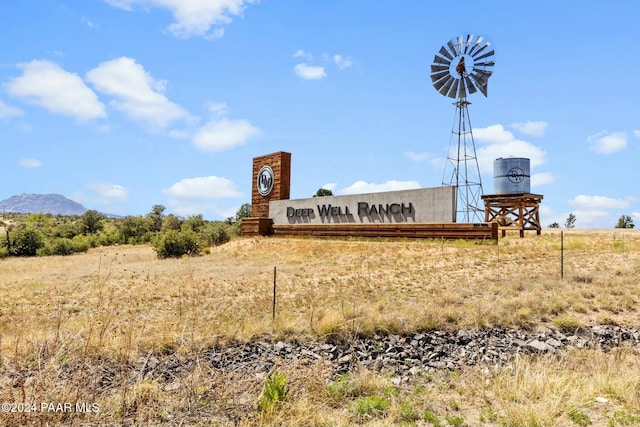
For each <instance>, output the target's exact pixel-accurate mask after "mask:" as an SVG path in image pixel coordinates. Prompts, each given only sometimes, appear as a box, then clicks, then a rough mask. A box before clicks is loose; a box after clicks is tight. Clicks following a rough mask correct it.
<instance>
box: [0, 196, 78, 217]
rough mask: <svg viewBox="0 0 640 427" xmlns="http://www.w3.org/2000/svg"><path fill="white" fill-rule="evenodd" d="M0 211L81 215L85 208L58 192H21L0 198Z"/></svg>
mask: <svg viewBox="0 0 640 427" xmlns="http://www.w3.org/2000/svg"><path fill="white" fill-rule="evenodd" d="M0 211H2V212H6V213H46V214H52V215H82V214H84V213H85V212H86V211H87V208H85V207H84V206H82V205H81V204H80V203H78V202H74V201H73V200H71V199H67V198H66V197H64V196H62V195H60V194H21V195H19V196H13V197H9V198H8V199H5V200H0Z"/></svg>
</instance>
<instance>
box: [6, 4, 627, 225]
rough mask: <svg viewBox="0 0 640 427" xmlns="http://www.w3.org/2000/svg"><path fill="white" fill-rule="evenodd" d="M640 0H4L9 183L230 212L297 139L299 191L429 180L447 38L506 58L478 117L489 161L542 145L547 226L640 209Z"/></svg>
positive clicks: (97, 205)
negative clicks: (255, 167) (437, 71)
mask: <svg viewBox="0 0 640 427" xmlns="http://www.w3.org/2000/svg"><path fill="white" fill-rule="evenodd" d="M638 16H640V3H638V2H634V1H609V2H603V1H583V2H580V5H579V6H576V3H572V2H558V1H536V2H517V1H512V2H506V1H503V2H499V1H484V2H477V1H468V2H467V1H463V2H458V3H455V4H454V3H452V2H429V1H421V0H394V1H387V0H380V1H376V2H372V1H362V0H349V1H346V0H342V1H336V0H323V1H311V0H308V1H303V0H262V1H247V0H46V1H42V0H20V1H11V2H8V1H5V2H2V4H1V5H0V40H1V41H0V43H1V44H2V46H1V48H0V134H1V135H2V136H1V137H0V138H1V139H0V146H1V147H2V154H1V157H0V159H1V165H2V170H3V175H4V177H5V178H4V179H3V184H2V185H1V186H0V199H4V198H8V197H11V196H13V195H17V194H21V193H59V194H63V195H65V196H66V197H69V198H72V199H73V200H76V201H78V202H81V203H82V204H84V205H85V206H86V207H87V208H89V209H97V210H100V211H103V212H108V213H113V214H119V215H143V214H146V213H148V212H149V211H150V210H151V207H152V206H153V205H154V204H162V205H164V206H166V207H167V213H175V214H178V215H182V216H188V215H191V214H199V213H201V214H203V215H204V217H205V218H207V219H224V218H226V217H228V216H232V215H234V214H235V212H236V210H237V209H238V207H239V206H240V205H241V204H242V203H245V202H250V199H251V184H252V183H251V162H252V158H253V157H255V156H259V155H262V154H267V153H271V152H274V151H280V150H282V151H289V152H291V153H292V177H291V178H292V188H291V197H292V198H303V197H310V196H311V195H313V194H314V193H315V192H316V190H317V189H318V188H320V187H330V188H332V190H333V191H334V193H335V194H353V193H358V192H371V191H383V190H391V189H407V188H416V187H434V186H438V185H440V184H441V182H442V175H443V171H444V167H445V161H444V159H445V157H446V154H447V150H448V146H449V141H450V135H451V131H452V124H453V119H454V114H455V107H454V106H453V105H452V100H451V99H449V98H445V97H443V96H442V95H440V94H439V93H438V92H437V91H436V90H435V89H434V88H433V86H432V83H431V79H430V76H429V74H430V65H431V63H432V62H433V56H434V54H435V53H436V52H437V51H438V50H439V49H440V47H441V46H442V45H443V44H444V43H446V42H447V41H449V40H450V39H452V38H454V37H457V36H459V35H463V34H478V35H482V36H484V37H485V39H486V40H488V41H489V42H491V44H492V47H493V48H494V49H495V52H496V54H495V58H494V59H495V61H496V65H495V67H494V69H493V71H494V73H493V75H492V77H491V78H490V79H489V86H488V95H489V96H488V97H487V98H485V97H484V96H482V95H481V94H480V93H479V92H478V93H476V94H474V95H471V96H470V97H469V101H471V102H472V105H470V106H469V115H470V119H471V123H472V126H473V135H474V139H475V143H476V148H477V154H478V159H479V164H480V169H481V172H482V179H483V186H484V193H485V194H491V193H492V192H493V160H494V159H495V158H498V157H509V156H516V157H528V158H530V159H531V173H532V178H531V182H532V188H531V191H532V192H534V193H538V194H542V195H544V200H543V202H542V205H541V221H542V223H543V225H548V224H550V223H552V222H554V221H555V222H558V223H560V224H563V223H564V221H565V219H566V218H567V216H568V214H569V213H574V215H576V217H577V221H576V226H577V227H602V228H612V227H613V226H614V225H615V223H616V221H617V219H618V218H619V217H620V215H623V214H625V215H632V216H633V218H634V222H635V223H636V225H638V226H640V190H638V184H639V181H640V172H639V168H640V166H639V162H638V159H640V114H639V109H638V107H637V105H636V103H637V102H638V100H639V98H640V96H639V95H640V89H639V87H640V85H639V84H638V70H639V69H640V55H638V45H640V29H639V28H640V27H638V22H637V17H638Z"/></svg>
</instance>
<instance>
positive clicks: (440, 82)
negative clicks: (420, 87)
mask: <svg viewBox="0 0 640 427" xmlns="http://www.w3.org/2000/svg"><path fill="white" fill-rule="evenodd" d="M450 80H453V77H451V76H446V77H444V78H442V79H440V80H438V81H437V82H434V83H433V87H435V88H436V90H437V91H438V92H440V93H442V92H441V89H442V87H443V86H444V85H445V83H448V82H449V81H450ZM445 92H446V91H445ZM443 95H444V94H443Z"/></svg>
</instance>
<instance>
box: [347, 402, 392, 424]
mask: <svg viewBox="0 0 640 427" xmlns="http://www.w3.org/2000/svg"><path fill="white" fill-rule="evenodd" d="M389 406H391V402H389V401H388V400H387V399H385V398H383V397H379V396H366V397H360V398H358V399H356V400H355V401H354V402H353V411H354V413H355V415H356V418H358V419H359V420H361V421H364V420H366V419H370V418H375V417H378V416H383V415H385V414H386V413H387V410H388V409H389Z"/></svg>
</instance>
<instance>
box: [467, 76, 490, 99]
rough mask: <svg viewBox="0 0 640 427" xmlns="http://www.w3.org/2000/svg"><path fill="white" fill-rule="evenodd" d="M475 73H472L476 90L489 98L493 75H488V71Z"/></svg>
mask: <svg viewBox="0 0 640 427" xmlns="http://www.w3.org/2000/svg"><path fill="white" fill-rule="evenodd" d="M473 71H474V72H473V73H471V78H472V79H473V80H474V82H475V86H476V88H477V89H478V90H479V91H480V93H482V94H483V95H484V96H487V85H488V83H489V76H491V73H487V72H486V71H482V70H480V71H477V72H476V70H473Z"/></svg>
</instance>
